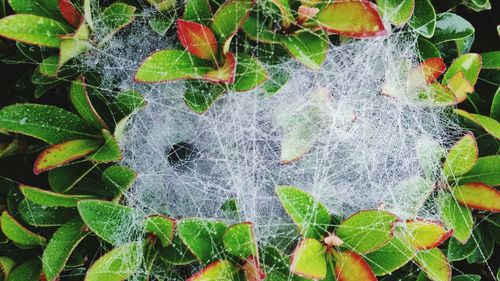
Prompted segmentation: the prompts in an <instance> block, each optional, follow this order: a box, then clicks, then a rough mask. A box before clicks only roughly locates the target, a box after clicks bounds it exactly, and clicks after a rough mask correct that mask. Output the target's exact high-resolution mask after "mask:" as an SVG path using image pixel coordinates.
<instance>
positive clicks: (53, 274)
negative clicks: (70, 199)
mask: <svg viewBox="0 0 500 281" xmlns="http://www.w3.org/2000/svg"><path fill="white" fill-rule="evenodd" d="M84 226H85V225H84V223H83V222H82V221H81V220H80V219H79V218H75V219H73V220H71V221H69V222H67V223H66V224H64V225H63V226H61V227H60V228H59V229H57V231H56V232H55V233H54V235H52V238H50V240H49V243H48V244H47V247H45V250H44V252H43V256H42V264H43V272H44V273H45V278H46V279H47V281H53V280H56V278H57V277H58V276H59V274H60V273H61V272H62V271H63V269H64V266H65V265H66V263H67V262H68V259H69V257H70V255H71V253H72V252H73V251H74V249H75V248H76V246H77V245H78V244H79V243H80V241H82V240H83V238H84V237H85V236H87V234H88V232H86V231H84Z"/></svg>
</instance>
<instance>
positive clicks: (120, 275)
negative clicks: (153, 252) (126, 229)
mask: <svg viewBox="0 0 500 281" xmlns="http://www.w3.org/2000/svg"><path fill="white" fill-rule="evenodd" d="M141 256H142V251H141V245H140V243H139V242H132V243H128V244H125V245H122V246H119V247H117V248H115V249H113V250H112V251H110V252H108V253H106V254H105V255H104V256H102V257H100V258H99V259H98V260H97V261H96V262H94V263H93V264H92V266H90V268H89V270H88V271H87V274H86V276H85V281H103V280H106V281H123V280H125V279H127V278H128V277H130V276H131V275H133V274H134V273H135V272H136V271H137V270H138V269H139V267H140V266H141V258H140V257H141Z"/></svg>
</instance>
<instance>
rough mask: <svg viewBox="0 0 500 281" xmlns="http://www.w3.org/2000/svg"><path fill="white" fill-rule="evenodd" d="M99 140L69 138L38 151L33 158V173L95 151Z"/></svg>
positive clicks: (99, 142) (99, 144)
mask: <svg viewBox="0 0 500 281" xmlns="http://www.w3.org/2000/svg"><path fill="white" fill-rule="evenodd" d="M101 143H102V142H101V141H99V140H91V139H86V140H70V141H66V142H63V143H59V144H54V145H52V146H50V147H48V148H47V149H45V150H44V151H42V153H40V154H39V155H38V156H37V158H36V159H35V165H34V167H33V173H34V174H35V175H38V174H40V173H43V172H45V171H48V170H52V169H54V168H57V167H60V166H63V165H64V164H67V163H69V162H71V161H73V160H76V159H79V158H81V157H84V156H86V155H89V154H90V153H92V152H94V151H96V150H97V149H98V148H99V147H100V146H101Z"/></svg>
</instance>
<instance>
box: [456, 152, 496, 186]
mask: <svg viewBox="0 0 500 281" xmlns="http://www.w3.org/2000/svg"><path fill="white" fill-rule="evenodd" d="M498 167H500V155H492V156H486V157H480V158H479V159H477V163H476V165H475V166H474V167H473V168H472V170H470V171H469V172H467V173H465V174H463V175H462V176H460V178H459V179H457V182H458V184H465V183H470V182H482V183H484V184H488V185H492V186H497V185H500V170H499V169H498Z"/></svg>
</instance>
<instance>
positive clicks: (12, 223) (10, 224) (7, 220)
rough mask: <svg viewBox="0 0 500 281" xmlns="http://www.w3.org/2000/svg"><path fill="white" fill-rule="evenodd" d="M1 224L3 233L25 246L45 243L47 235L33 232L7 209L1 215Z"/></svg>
mask: <svg viewBox="0 0 500 281" xmlns="http://www.w3.org/2000/svg"><path fill="white" fill-rule="evenodd" d="M0 226H1V228H2V232H3V234H5V236H6V237H7V238H9V239H10V240H12V241H13V242H15V243H17V244H19V245H21V246H24V247H35V246H43V245H45V242H46V239H45V237H43V236H41V235H38V234H36V233H33V232H31V231H29V230H28V229H26V228H25V227H24V226H22V225H21V224H20V223H19V222H17V221H16V220H15V219H14V218H13V217H12V216H11V215H10V214H9V213H8V212H7V211H3V213H2V216H1V217H0Z"/></svg>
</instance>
